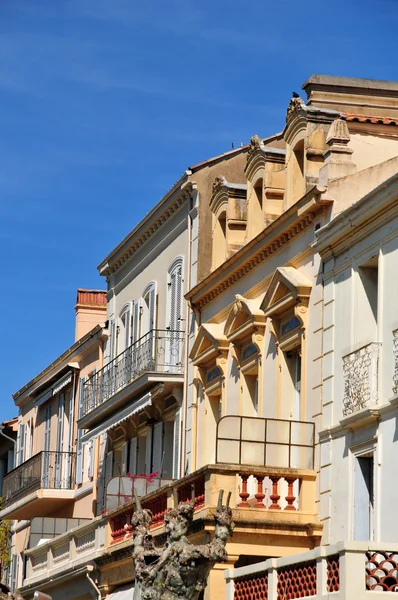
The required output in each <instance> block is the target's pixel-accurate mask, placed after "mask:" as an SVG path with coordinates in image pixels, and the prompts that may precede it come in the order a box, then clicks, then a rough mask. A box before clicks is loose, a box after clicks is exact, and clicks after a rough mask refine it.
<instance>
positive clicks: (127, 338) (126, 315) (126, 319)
mask: <svg viewBox="0 0 398 600" xmlns="http://www.w3.org/2000/svg"><path fill="white" fill-rule="evenodd" d="M129 346H130V307H128V308H127V309H126V311H125V313H124V349H125V350H126V349H127V348H128V347H129Z"/></svg>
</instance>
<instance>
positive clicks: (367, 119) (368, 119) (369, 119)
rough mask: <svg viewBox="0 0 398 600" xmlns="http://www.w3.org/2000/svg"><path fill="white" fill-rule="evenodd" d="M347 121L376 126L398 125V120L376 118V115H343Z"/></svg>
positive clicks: (346, 113) (345, 113)
mask: <svg viewBox="0 0 398 600" xmlns="http://www.w3.org/2000/svg"><path fill="white" fill-rule="evenodd" d="M342 114H343V115H344V117H345V119H346V121H351V122H356V123H373V124H374V125H398V118H396V119H393V118H392V117H376V116H374V115H361V114H358V113H349V112H343V113H342Z"/></svg>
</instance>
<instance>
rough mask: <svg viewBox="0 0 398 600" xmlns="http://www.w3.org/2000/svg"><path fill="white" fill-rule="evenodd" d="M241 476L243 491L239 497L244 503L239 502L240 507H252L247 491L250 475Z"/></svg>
mask: <svg viewBox="0 0 398 600" xmlns="http://www.w3.org/2000/svg"><path fill="white" fill-rule="evenodd" d="M240 476H241V478H242V491H241V492H240V494H239V497H240V498H241V499H242V502H239V504H238V506H239V507H242V506H250V504H249V503H248V501H247V499H248V497H249V496H250V494H249V492H248V491H247V480H248V479H249V475H240Z"/></svg>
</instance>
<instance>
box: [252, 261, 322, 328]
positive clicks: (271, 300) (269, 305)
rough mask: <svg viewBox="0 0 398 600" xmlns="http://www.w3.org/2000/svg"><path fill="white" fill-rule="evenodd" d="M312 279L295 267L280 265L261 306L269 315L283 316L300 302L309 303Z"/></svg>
mask: <svg viewBox="0 0 398 600" xmlns="http://www.w3.org/2000/svg"><path fill="white" fill-rule="evenodd" d="M311 289H312V284H311V281H310V280H309V279H308V278H307V277H306V276H305V275H304V274H303V273H301V272H300V270H299V269H295V268H294V267H278V268H277V269H276V271H275V273H274V275H273V277H272V279H271V283H270V284H269V287H268V290H267V291H266V293H265V296H264V300H263V301H262V303H261V308H262V310H263V311H264V313H265V315H266V316H267V317H274V316H281V315H282V314H283V313H284V312H286V311H287V310H289V309H291V308H292V307H293V306H296V305H298V304H303V303H304V304H307V303H308V299H309V296H310V293H311Z"/></svg>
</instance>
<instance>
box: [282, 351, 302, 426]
mask: <svg viewBox="0 0 398 600" xmlns="http://www.w3.org/2000/svg"><path fill="white" fill-rule="evenodd" d="M282 403H283V404H284V405H285V407H286V409H287V410H288V411H289V414H285V415H284V418H291V419H294V420H296V421H300V419H301V347H297V348H294V349H293V350H288V351H286V352H284V353H283V363H282ZM282 408H283V407H282Z"/></svg>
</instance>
